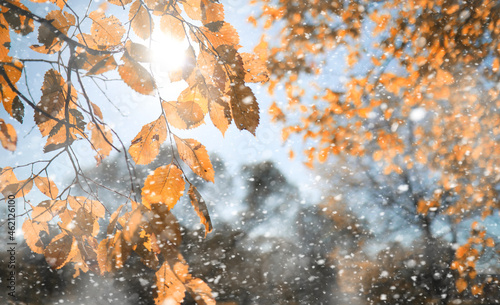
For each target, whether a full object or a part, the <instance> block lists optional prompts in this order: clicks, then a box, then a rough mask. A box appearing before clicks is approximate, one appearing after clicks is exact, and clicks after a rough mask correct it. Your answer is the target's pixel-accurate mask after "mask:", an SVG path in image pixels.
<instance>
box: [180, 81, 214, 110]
mask: <svg viewBox="0 0 500 305" xmlns="http://www.w3.org/2000/svg"><path fill="white" fill-rule="evenodd" d="M177 102H178V103H189V102H194V103H196V104H198V106H200V109H201V110H202V112H203V115H205V114H206V113H207V112H208V100H207V96H206V92H205V90H204V89H203V88H202V86H201V85H194V86H191V87H188V88H186V89H185V90H184V91H182V92H181V94H180V95H179V97H178V98H177Z"/></svg>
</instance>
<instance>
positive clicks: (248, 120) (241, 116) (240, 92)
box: [230, 84, 259, 135]
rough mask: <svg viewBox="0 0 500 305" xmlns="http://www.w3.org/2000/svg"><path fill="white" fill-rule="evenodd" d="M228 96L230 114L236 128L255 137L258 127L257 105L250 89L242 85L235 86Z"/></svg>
mask: <svg viewBox="0 0 500 305" xmlns="http://www.w3.org/2000/svg"><path fill="white" fill-rule="evenodd" d="M230 94H231V97H230V105H231V113H232V115H233V119H234V123H235V124H236V127H238V129H240V130H244V129H245V130H248V131H249V132H250V133H251V134H253V135H255V130H256V129H257V126H258V125H259V105H258V104H257V100H256V99H255V96H254V94H253V92H252V89H250V88H249V87H247V86H245V85H243V84H236V85H235V86H234V87H233V88H232V89H231V92H230Z"/></svg>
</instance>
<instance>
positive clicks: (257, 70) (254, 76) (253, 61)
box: [240, 53, 269, 83]
mask: <svg viewBox="0 0 500 305" xmlns="http://www.w3.org/2000/svg"><path fill="white" fill-rule="evenodd" d="M240 55H241V58H242V59H243V68H244V69H245V71H246V74H245V82H247V83H258V82H260V83H265V82H267V81H268V80H269V71H267V67H266V65H265V63H264V62H262V61H261V60H260V58H259V57H258V56H257V55H255V54H251V53H241V54H240Z"/></svg>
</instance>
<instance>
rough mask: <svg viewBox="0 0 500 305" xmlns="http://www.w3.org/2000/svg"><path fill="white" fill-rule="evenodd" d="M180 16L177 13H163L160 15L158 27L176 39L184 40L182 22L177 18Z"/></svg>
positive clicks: (184, 34)
mask: <svg viewBox="0 0 500 305" xmlns="http://www.w3.org/2000/svg"><path fill="white" fill-rule="evenodd" d="M180 18H181V17H180V16H178V15H174V16H172V15H168V14H165V15H163V16H161V19H160V29H161V30H162V31H163V32H165V33H168V34H170V36H171V37H172V38H174V39H177V40H184V38H185V36H186V33H185V32H184V27H183V26H182V22H181V21H180V20H179V19H180Z"/></svg>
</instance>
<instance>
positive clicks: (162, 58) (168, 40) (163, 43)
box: [151, 35, 188, 73]
mask: <svg viewBox="0 0 500 305" xmlns="http://www.w3.org/2000/svg"><path fill="white" fill-rule="evenodd" d="M155 38H156V39H155V40H154V41H152V43H151V51H152V57H153V58H152V61H153V69H155V70H156V71H158V72H160V73H168V72H171V71H175V70H178V69H180V68H182V65H183V64H184V58H185V50H186V48H187V46H188V43H187V41H186V40H184V41H179V40H177V39H175V38H172V37H171V36H169V35H156V36H155Z"/></svg>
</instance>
